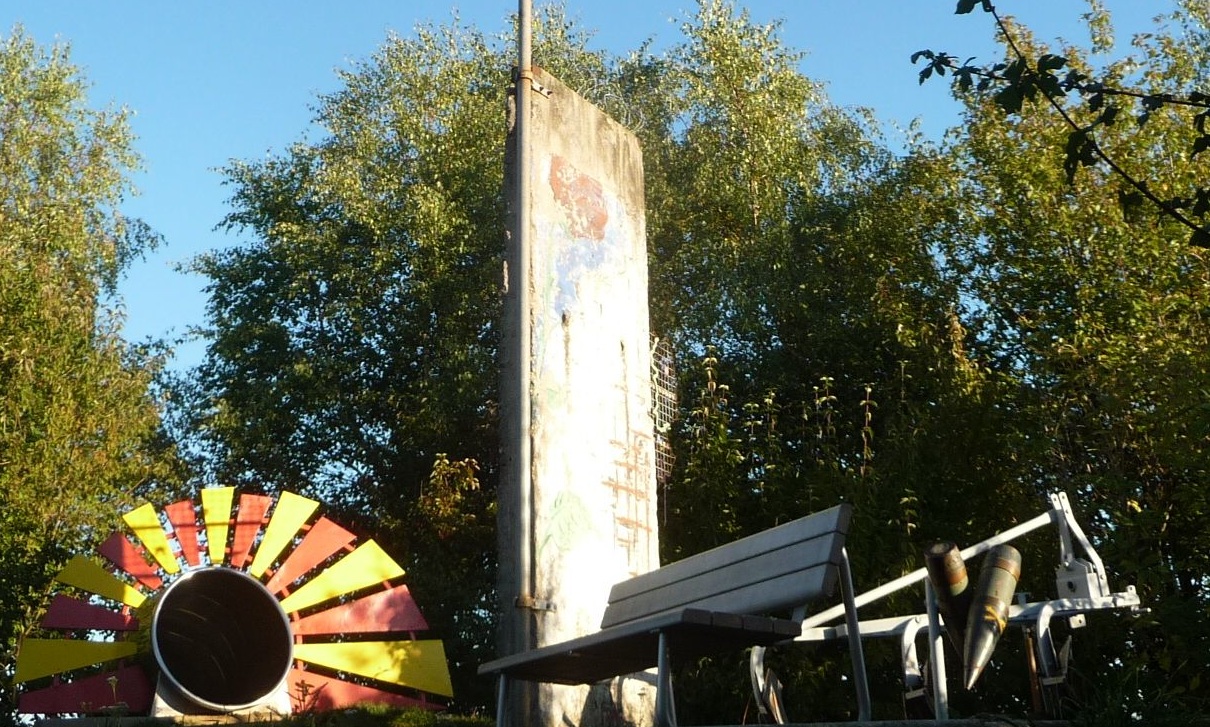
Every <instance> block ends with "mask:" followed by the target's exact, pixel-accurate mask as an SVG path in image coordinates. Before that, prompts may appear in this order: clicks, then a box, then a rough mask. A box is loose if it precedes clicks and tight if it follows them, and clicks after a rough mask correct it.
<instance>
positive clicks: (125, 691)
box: [17, 666, 155, 714]
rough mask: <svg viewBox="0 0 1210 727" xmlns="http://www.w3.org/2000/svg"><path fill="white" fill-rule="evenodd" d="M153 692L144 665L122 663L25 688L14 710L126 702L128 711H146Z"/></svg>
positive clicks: (80, 708) (56, 710)
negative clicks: (68, 679) (111, 668)
mask: <svg viewBox="0 0 1210 727" xmlns="http://www.w3.org/2000/svg"><path fill="white" fill-rule="evenodd" d="M110 680H113V681H112V682H111V681H110ZM154 696H155V687H153V686H152V684H151V680H150V679H148V678H147V674H146V673H145V672H144V671H143V669H142V668H140V667H137V666H125V667H122V668H121V669H118V670H117V671H111V672H104V673H101V674H94V675H92V676H90V677H84V678H82V679H76V680H75V681H72V682H64V683H62V684H55V685H52V686H49V687H46V688H45V689H38V690H34V691H30V692H24V693H23V694H22V695H21V697H20V701H18V703H17V711H18V712H21V713H23V714H65V713H75V712H85V713H96V712H101V711H102V710H105V709H107V708H113V707H114V706H115V705H120V704H121V703H125V705H126V706H125V711H126V712H127V713H128V714H140V713H141V714H146V713H147V712H149V711H150V710H151V700H152V697H154Z"/></svg>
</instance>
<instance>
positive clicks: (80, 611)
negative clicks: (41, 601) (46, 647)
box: [42, 593, 139, 631]
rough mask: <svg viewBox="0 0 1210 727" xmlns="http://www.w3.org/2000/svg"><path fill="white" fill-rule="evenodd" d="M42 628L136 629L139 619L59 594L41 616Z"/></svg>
mask: <svg viewBox="0 0 1210 727" xmlns="http://www.w3.org/2000/svg"><path fill="white" fill-rule="evenodd" d="M42 628H47V629H61V630H65V631H66V630H71V629H99V630H102V631H136V630H138V628H139V620H138V619H137V618H135V617H134V616H131V615H130V614H126V613H121V612H119V611H110V610H109V609H108V608H105V607H104V606H97V605H95V604H92V603H87V602H85V601H80V600H77V599H75V598H71V597H70V596H65V595H63V594H61V593H60V594H59V595H57V596H55V598H54V600H53V601H51V602H50V608H48V609H46V615H45V616H43V617H42Z"/></svg>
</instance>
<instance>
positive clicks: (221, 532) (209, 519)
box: [202, 487, 235, 565]
mask: <svg viewBox="0 0 1210 727" xmlns="http://www.w3.org/2000/svg"><path fill="white" fill-rule="evenodd" d="M234 499H235V488H234V487H207V488H206V489H204V490H202V520H203V521H205V523H206V544H207V549H208V551H209V554H210V563H211V565H223V564H224V563H225V562H226V561H227V532H228V530H229V529H230V527H231V502H232V501H233V500H234Z"/></svg>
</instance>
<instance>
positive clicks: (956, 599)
mask: <svg viewBox="0 0 1210 727" xmlns="http://www.w3.org/2000/svg"><path fill="white" fill-rule="evenodd" d="M924 567H925V569H926V570H927V571H928V574H929V582H930V583H931V584H932V585H933V593H935V594H936V595H937V611H938V612H940V614H941V619H942V620H943V621H944V622H945V633H946V635H947V636H948V637H949V641H950V644H951V645H952V646H953V647H954V652H955V653H957V654H958V656H962V655H963V654H964V653H965V647H964V646H963V645H964V644H965V642H966V620H967V614H968V613H969V612H970V607H971V589H970V579H969V578H968V577H967V575H966V563H965V562H963V560H962V555H961V553H959V551H958V546H957V545H955V544H953V543H950V542H941V543H934V544H932V545H930V546H929V547H928V548H927V549H925V551H924Z"/></svg>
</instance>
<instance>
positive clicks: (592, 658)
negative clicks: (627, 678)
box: [479, 608, 802, 684]
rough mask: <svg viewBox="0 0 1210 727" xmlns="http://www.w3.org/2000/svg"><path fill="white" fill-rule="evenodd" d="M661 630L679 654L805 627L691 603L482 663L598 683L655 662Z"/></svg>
mask: <svg viewBox="0 0 1210 727" xmlns="http://www.w3.org/2000/svg"><path fill="white" fill-rule="evenodd" d="M661 631H662V632H664V633H665V634H666V635H667V638H668V640H669V648H670V649H671V650H672V652H673V653H675V654H676V655H677V658H678V659H680V658H688V659H694V658H697V657H701V656H708V655H710V654H715V653H721V652H725V651H732V650H736V649H743V648H745V647H748V646H753V645H765V646H768V645H771V644H776V643H780V642H783V641H788V640H790V639H793V638H794V637H796V636H798V635H799V634H801V633H802V624H801V623H799V622H798V621H792V620H789V619H781V618H768V617H763V616H744V615H739V614H733V613H724V612H717V611H708V610H704V609H697V608H688V609H682V610H680V611H676V612H670V613H664V614H660V615H658V616H654V617H651V618H647V619H640V620H638V621H632V622H630V623H627V624H623V625H621V626H615V627H613V628H609V629H604V630H601V631H598V632H597V633H595V634H589V635H587V636H581V637H579V638H575V639H571V640H570V641H564V642H561V643H558V644H553V645H551V646H545V647H542V648H538V649H532V650H530V651H526V652H523V653H521V654H514V655H513V656H506V657H503V658H501V659H496V660H495V661H491V662H488V663H486V664H483V665H482V666H480V667H479V673H480V674H505V675H507V676H508V677H510V678H513V679H522V680H526V681H538V682H552V683H555V684H592V683H594V682H599V681H601V680H603V679H609V678H611V677H614V676H617V675H618V674H631V673H634V672H640V671H644V670H646V669H650V668H651V667H654V666H655V665H656V660H657V658H658V642H659V634H660V632H661Z"/></svg>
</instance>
